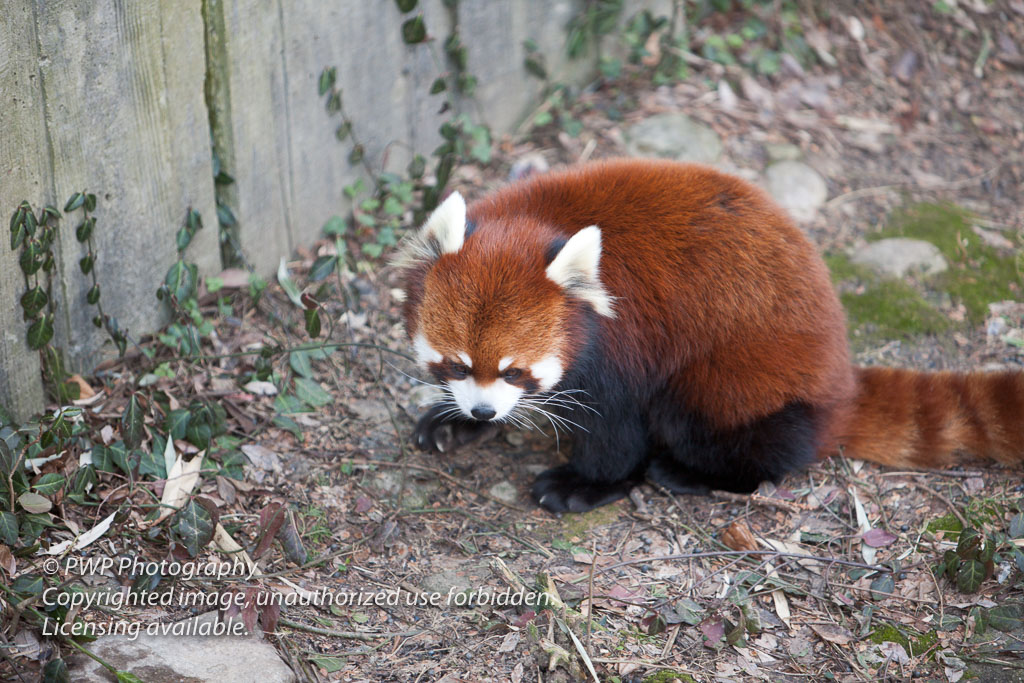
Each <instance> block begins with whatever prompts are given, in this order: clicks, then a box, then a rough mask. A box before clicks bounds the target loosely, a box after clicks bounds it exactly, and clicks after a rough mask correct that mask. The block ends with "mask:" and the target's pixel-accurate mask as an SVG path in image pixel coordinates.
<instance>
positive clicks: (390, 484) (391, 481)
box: [373, 470, 440, 509]
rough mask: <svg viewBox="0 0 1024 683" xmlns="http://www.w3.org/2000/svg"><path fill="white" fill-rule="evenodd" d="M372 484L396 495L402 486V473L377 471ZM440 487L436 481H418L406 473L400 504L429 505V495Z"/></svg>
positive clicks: (388, 493) (408, 506)
mask: <svg viewBox="0 0 1024 683" xmlns="http://www.w3.org/2000/svg"><path fill="white" fill-rule="evenodd" d="M373 485H374V486H375V487H376V488H377V489H378V490H379V491H381V492H382V493H385V494H387V495H389V496H397V495H398V492H399V490H401V488H402V473H401V472H399V471H397V470H385V471H382V472H378V473H377V474H376V476H374V478H373ZM438 488H440V486H439V484H438V483H437V481H432V480H426V481H419V480H416V479H413V478H412V476H410V475H408V474H407V475H406V478H405V490H404V491H403V493H402V506H403V507H407V508H413V509H417V508H425V507H427V506H428V505H430V496H431V494H433V493H434V492H436V491H437V490H438Z"/></svg>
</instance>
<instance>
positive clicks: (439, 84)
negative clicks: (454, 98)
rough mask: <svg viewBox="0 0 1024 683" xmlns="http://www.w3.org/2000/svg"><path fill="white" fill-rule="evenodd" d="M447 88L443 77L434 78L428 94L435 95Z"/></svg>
mask: <svg viewBox="0 0 1024 683" xmlns="http://www.w3.org/2000/svg"><path fill="white" fill-rule="evenodd" d="M447 89H448V82H447V81H445V80H444V79H443V78H435V79H434V82H433V83H431V84H430V94H431V95H436V94H437V93H439V92H444V91H445V90H447Z"/></svg>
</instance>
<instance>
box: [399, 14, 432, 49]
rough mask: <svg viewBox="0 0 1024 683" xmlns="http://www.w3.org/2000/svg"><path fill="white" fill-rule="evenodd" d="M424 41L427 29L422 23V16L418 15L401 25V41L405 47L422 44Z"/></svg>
mask: <svg viewBox="0 0 1024 683" xmlns="http://www.w3.org/2000/svg"><path fill="white" fill-rule="evenodd" d="M426 39H427V27H426V25H425V24H424V23H423V15H422V14H419V15H417V16H415V17H413V18H412V19H407V20H406V21H405V22H403V23H402V40H404V41H405V42H406V44H407V45H415V44H416V43H422V42H423V41H424V40H426Z"/></svg>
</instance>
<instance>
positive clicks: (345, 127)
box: [334, 121, 352, 141]
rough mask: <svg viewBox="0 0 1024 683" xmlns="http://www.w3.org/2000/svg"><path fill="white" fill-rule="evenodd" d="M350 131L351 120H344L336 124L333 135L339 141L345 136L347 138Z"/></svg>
mask: <svg viewBox="0 0 1024 683" xmlns="http://www.w3.org/2000/svg"><path fill="white" fill-rule="evenodd" d="M351 132H352V122H351V121H345V122H344V123H342V124H341V125H340V126H338V128H337V130H335V131H334V137H336V138H338V140H339V141H340V140H344V139H345V138H347V137H348V136H349V133H351Z"/></svg>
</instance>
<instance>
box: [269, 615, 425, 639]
mask: <svg viewBox="0 0 1024 683" xmlns="http://www.w3.org/2000/svg"><path fill="white" fill-rule="evenodd" d="M277 623H279V624H281V625H282V626H287V627H289V628H294V629H296V630H298V631H306V632H307V633H315V634H317V635H320V636H334V637H336V638H348V639H349V640H362V641H363V642H366V643H372V642H374V641H377V640H380V639H381V638H409V637H411V636H418V635H420V634H421V633H426V631H424V630H422V629H421V630H418V631H393V632H391V633H363V632H362V631H335V630H334V629H330V628H320V627H318V626H307V625H306V624H300V623H298V622H297V621H292V620H291V619H284V618H281V619H278V620H277Z"/></svg>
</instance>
